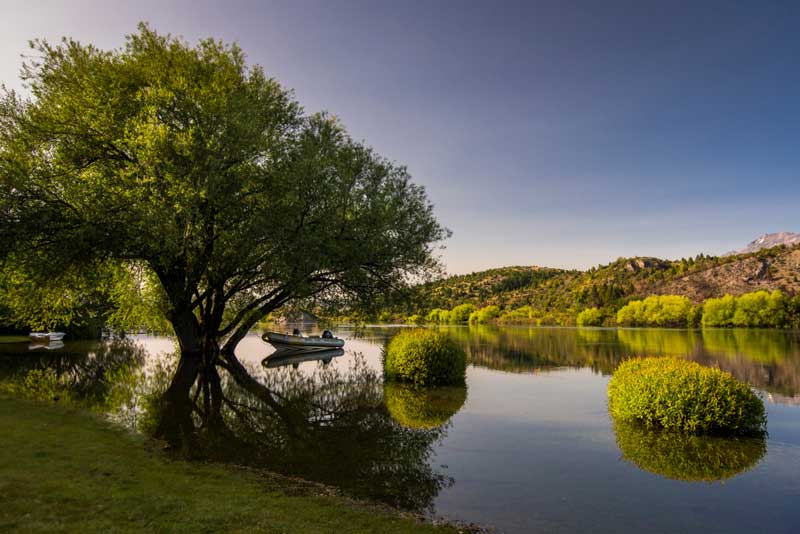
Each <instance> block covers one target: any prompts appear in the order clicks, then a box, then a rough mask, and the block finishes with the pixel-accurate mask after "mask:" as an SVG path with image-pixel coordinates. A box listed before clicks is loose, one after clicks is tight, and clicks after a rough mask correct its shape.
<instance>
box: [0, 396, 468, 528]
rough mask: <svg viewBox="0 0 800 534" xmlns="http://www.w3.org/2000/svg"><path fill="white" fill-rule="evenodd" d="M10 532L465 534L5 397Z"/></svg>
mask: <svg viewBox="0 0 800 534" xmlns="http://www.w3.org/2000/svg"><path fill="white" fill-rule="evenodd" d="M0 473H2V476H0V532H82V533H83V532H112V531H113V532H192V533H194V532H275V533H283V532H285V533H306V532H308V533H316V532H319V533H329V532H337V533H340V534H346V533H355V532H365V533H366V532H370V533H372V532H374V533H378V532H380V533H393V532H397V533H405V532H409V533H410V532H415V533H416V532H423V533H424V532H431V533H433V532H436V533H446V532H457V530H456V529H454V528H449V527H437V526H433V525H428V524H421V523H419V522H417V521H415V520H414V519H411V518H406V517H402V516H400V515H399V514H395V513H392V512H390V511H386V510H384V509H382V508H378V507H375V506H372V505H366V504H360V503H356V502H352V501H350V500H346V499H344V498H341V497H336V496H331V495H327V494H326V493H328V492H326V491H325V490H323V489H322V488H319V487H317V486H315V485H311V484H308V485H303V484H299V483H296V482H295V483H293V482H292V481H290V480H288V479H285V478H283V477H277V476H271V475H268V474H264V473H257V472H253V471H246V470H240V469H236V468H232V467H228V466H223V465H216V464H203V463H193V462H191V463H190V462H184V461H178V460H173V459H171V458H169V457H168V456H167V455H166V454H165V453H163V452H162V451H161V450H160V449H159V447H158V445H157V444H156V443H154V442H152V441H149V440H146V439H144V438H141V437H137V436H132V435H130V434H127V433H125V432H124V431H123V430H121V429H119V428H116V427H113V426H111V425H110V424H109V423H107V422H105V421H103V420H102V419H100V418H98V417H96V416H94V415H92V414H89V413H87V412H84V411H81V410H77V409H72V408H68V407H64V406H56V405H51V404H44V403H37V402H31V401H22V400H16V399H9V398H7V397H0Z"/></svg>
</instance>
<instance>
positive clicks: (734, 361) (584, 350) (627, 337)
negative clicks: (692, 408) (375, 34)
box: [448, 326, 800, 404]
mask: <svg viewBox="0 0 800 534" xmlns="http://www.w3.org/2000/svg"><path fill="white" fill-rule="evenodd" d="M448 331H449V332H450V334H451V335H452V336H453V337H454V338H456V339H457V340H458V341H459V342H460V343H461V344H462V345H463V346H464V348H465V350H466V351H467V355H468V361H469V363H470V364H472V365H475V366H478V367H486V368H489V369H493V370H498V371H506V372H511V373H536V372H546V371H549V370H554V369H559V368H563V367H572V368H590V369H592V370H593V371H595V372H596V373H601V374H611V373H612V372H613V371H614V369H615V368H616V366H617V365H618V364H619V362H620V361H621V360H622V359H624V358H628V357H631V356H642V355H651V356H683V357H686V358H689V359H691V360H694V361H697V362H698V363H701V364H703V365H706V366H711V367H719V368H720V369H723V370H725V371H728V372H730V373H731V374H733V375H734V376H735V377H737V378H739V379H741V380H744V381H747V382H748V383H750V384H751V385H753V386H755V387H756V388H759V389H762V390H765V391H767V392H769V393H770V399H771V400H772V401H773V402H778V403H790V404H796V403H800V335H799V334H798V332H795V331H780V330H743V329H733V330H730V329H729V330H716V329H715V330H677V329H675V330H671V329H644V328H642V329H599V328H577V329H572V328H497V327H490V326H479V327H469V328H449V329H448Z"/></svg>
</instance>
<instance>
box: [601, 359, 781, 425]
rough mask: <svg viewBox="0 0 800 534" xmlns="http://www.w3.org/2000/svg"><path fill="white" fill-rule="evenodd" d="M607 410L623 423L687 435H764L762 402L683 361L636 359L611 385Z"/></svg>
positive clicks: (728, 379)
mask: <svg viewBox="0 0 800 534" xmlns="http://www.w3.org/2000/svg"><path fill="white" fill-rule="evenodd" d="M608 409H609V412H610V413H611V415H612V416H613V417H614V418H615V419H616V420H619V421H623V422H629V423H640V424H643V425H644V426H645V427H647V428H661V429H665V430H675V431H680V432H685V433H688V434H726V433H734V434H747V433H758V432H763V431H765V429H766V424H767V419H766V415H765V412H764V403H763V402H762V401H761V399H760V398H758V396H757V395H756V394H755V393H753V390H752V389H750V387H749V386H748V385H747V384H745V383H744V382H740V381H739V380H736V379H735V378H733V376H731V375H730V374H729V373H725V372H723V371H720V370H719V369H711V368H708V367H703V366H702V365H699V364H697V363H694V362H690V361H687V360H683V359H680V358H673V357H666V358H633V359H630V360H627V361H625V362H623V363H621V364H620V365H619V367H617V370H616V371H614V375H613V376H612V377H611V381H610V382H609V384H608Z"/></svg>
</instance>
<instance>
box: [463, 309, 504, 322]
mask: <svg viewBox="0 0 800 534" xmlns="http://www.w3.org/2000/svg"><path fill="white" fill-rule="evenodd" d="M499 316H500V308H498V307H497V306H486V307H484V308H481V309H480V310H475V311H474V312H472V313H471V314H470V316H469V322H470V323H474V324H486V323H488V322H489V321H491V320H492V319H496V318H497V317H499Z"/></svg>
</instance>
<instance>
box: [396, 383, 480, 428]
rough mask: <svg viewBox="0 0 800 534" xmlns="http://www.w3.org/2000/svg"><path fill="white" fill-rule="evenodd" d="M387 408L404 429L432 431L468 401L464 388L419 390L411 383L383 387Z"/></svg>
mask: <svg viewBox="0 0 800 534" xmlns="http://www.w3.org/2000/svg"><path fill="white" fill-rule="evenodd" d="M384 399H385V402H386V409H387V410H388V411H389V415H391V416H392V419H394V420H395V421H397V422H398V423H399V424H401V425H402V426H404V427H407V428H414V429H431V428H436V427H439V426H441V425H443V424H445V423H446V422H447V421H448V420H449V419H450V418H451V417H453V416H454V415H455V414H456V413H457V412H458V411H459V410H460V409H461V407H462V406H464V402H465V401H466V400H467V388H466V387H464V386H449V387H438V388H418V387H415V386H412V385H410V384H397V383H392V382H387V383H386V384H385V385H384Z"/></svg>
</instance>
